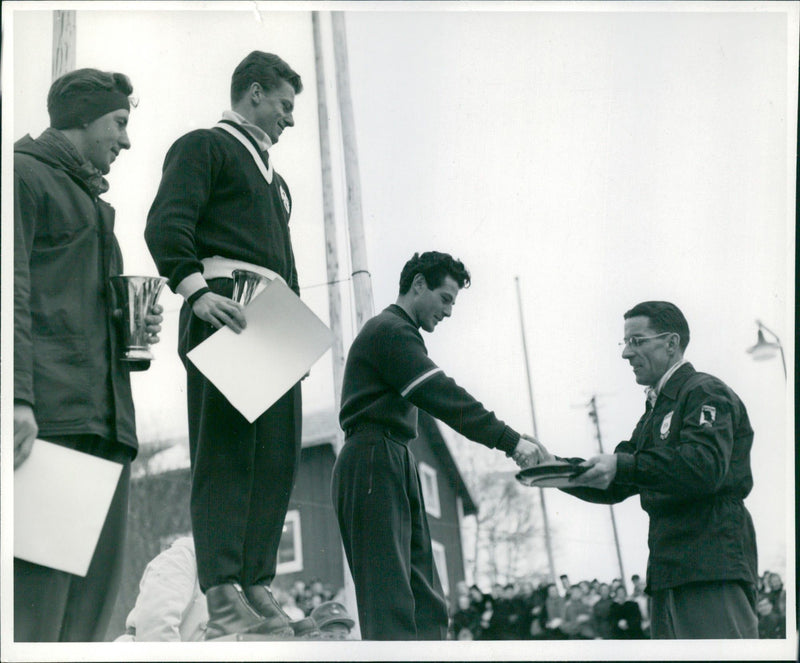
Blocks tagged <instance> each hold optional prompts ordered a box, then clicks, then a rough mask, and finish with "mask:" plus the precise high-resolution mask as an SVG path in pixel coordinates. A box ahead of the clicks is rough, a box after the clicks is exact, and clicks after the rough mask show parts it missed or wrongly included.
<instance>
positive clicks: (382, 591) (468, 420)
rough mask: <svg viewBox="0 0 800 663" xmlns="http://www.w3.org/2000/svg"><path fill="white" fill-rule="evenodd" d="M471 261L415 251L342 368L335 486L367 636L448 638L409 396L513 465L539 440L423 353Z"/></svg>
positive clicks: (524, 461)
mask: <svg viewBox="0 0 800 663" xmlns="http://www.w3.org/2000/svg"><path fill="white" fill-rule="evenodd" d="M469 279H470V277H469V272H468V271H467V270H466V268H465V267H464V264H463V263H462V262H461V261H460V260H456V259H454V258H453V257H452V256H450V255H448V254H447V253H439V252H438V251H429V252H427V253H423V254H421V255H420V254H414V257H413V258H411V260H409V261H408V262H407V263H406V264H405V266H404V267H403V271H402V273H401V275H400V293H399V295H398V297H397V302H396V303H395V304H392V305H391V306H389V307H387V308H386V309H384V310H383V311H382V312H381V313H379V314H378V315H376V316H375V317H374V318H372V319H371V320H369V321H368V322H367V323H366V324H365V325H364V327H363V328H362V330H361V331H360V332H359V334H358V336H357V337H356V339H355V340H354V341H353V345H352V346H351V347H350V352H349V353H348V356H347V363H346V365H345V371H344V381H343V385H342V407H341V411H340V413H339V422H340V424H341V426H342V429H343V430H344V432H345V444H344V447H343V448H342V451H341V452H340V454H339V456H338V458H337V459H336V464H335V465H334V470H333V479H332V487H331V490H332V494H333V502H334V506H335V508H336V513H337V516H338V519H339V529H340V531H341V534H342V540H343V542H344V549H345V553H346V555H347V561H348V563H349V564H350V570H351V571H352V573H353V581H354V583H355V588H356V599H357V602H358V616H359V622H360V625H361V633H362V635H363V636H364V638H365V639H367V640H444V639H445V638H446V636H447V626H448V615H447V603H446V601H445V598H444V594H443V592H442V586H441V583H440V581H439V576H438V574H437V572H436V568H435V566H434V561H433V552H432V549H431V538H430V533H429V530H428V520H427V517H426V515H425V504H424V502H423V497H422V489H421V486H420V480H419V474H418V472H417V466H416V461H415V459H414V456H413V454H412V453H411V451H410V450H409V448H408V443H409V442H410V441H411V440H412V439H414V438H415V437H416V436H417V408H421V409H423V410H425V411H426V412H427V413H429V414H431V415H432V416H434V417H436V418H437V419H440V420H441V421H443V422H444V423H446V424H448V425H449V426H451V427H452V428H453V429H455V430H456V431H458V432H459V433H461V434H462V435H464V436H465V437H468V438H469V439H471V440H473V441H475V442H480V443H481V444H484V445H486V446H487V447H490V448H493V449H498V450H500V451H504V452H505V453H506V455H507V456H509V457H512V458H513V459H514V460H515V461H516V462H517V463H518V464H519V465H520V467H528V466H530V465H534V464H536V463H537V462H538V459H539V449H538V446H537V445H536V444H535V443H534V442H532V441H531V440H529V439H520V437H521V436H520V434H519V433H517V432H516V431H514V430H513V429H511V428H510V427H508V426H506V425H505V424H504V423H503V422H502V421H500V420H499V419H498V418H497V417H496V416H495V415H494V413H493V412H489V411H488V410H486V408H484V407H483V405H482V404H481V403H479V402H478V401H477V400H475V399H474V398H473V397H472V396H471V395H470V394H468V393H467V392H466V391H465V390H464V389H462V388H461V387H459V386H458V385H457V384H456V383H455V381H454V380H453V379H452V378H450V377H448V376H447V375H445V373H444V371H443V370H442V369H441V368H439V367H438V366H437V365H436V364H434V363H433V361H432V360H431V359H430V358H429V357H428V351H427V349H426V348H425V342H424V341H423V339H422V335H421V334H420V332H419V330H420V328H422V329H424V330H425V331H426V332H429V333H430V332H433V330H434V329H435V328H436V325H437V324H439V322H441V321H442V320H444V318H449V317H450V314H451V313H452V310H453V305H454V304H455V302H456V297H457V296H458V293H459V291H460V290H461V289H462V288H464V287H466V286H468V285H469Z"/></svg>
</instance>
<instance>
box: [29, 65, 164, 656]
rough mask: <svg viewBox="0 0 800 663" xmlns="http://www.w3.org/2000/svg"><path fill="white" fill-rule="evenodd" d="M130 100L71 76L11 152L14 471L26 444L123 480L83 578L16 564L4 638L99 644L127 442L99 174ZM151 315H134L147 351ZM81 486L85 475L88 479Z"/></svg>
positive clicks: (118, 532)
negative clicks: (87, 462) (65, 453)
mask: <svg viewBox="0 0 800 663" xmlns="http://www.w3.org/2000/svg"><path fill="white" fill-rule="evenodd" d="M132 92H133V88H132V86H131V84H130V81H129V80H128V78H127V77H126V76H124V75H123V74H118V73H109V72H103V71H98V70H97V69H78V70H76V71H72V72H70V73H68V74H65V75H64V76H62V77H61V78H59V79H58V80H56V81H55V82H54V83H53V85H52V87H51V88H50V92H49V94H48V97H47V110H48V112H49V114H50V128H48V129H47V130H45V132H44V133H43V134H42V135H41V136H39V137H38V138H36V139H33V138H31V137H30V136H25V137H24V138H22V139H20V140H19V141H17V143H16V144H15V145H14V467H15V468H17V467H19V466H20V465H22V464H23V463H24V462H25V461H26V459H27V458H28V455H29V454H30V451H31V447H32V445H33V443H34V440H35V439H36V438H41V439H44V440H47V441H49V442H53V443H55V444H59V445H62V446H64V447H68V448H71V449H76V450H78V451H82V452H85V453H89V454H92V455H94V456H98V457H100V458H105V459H107V460H111V461H115V462H117V463H120V464H121V465H122V466H123V469H122V473H121V477H120V479H119V483H118V485H117V488H116V492H115V494H114V497H113V499H112V502H111V506H110V508H109V511H108V515H107V517H106V521H105V524H104V525H103V528H102V531H101V533H100V538H99V541H98V543H97V547H96V549H95V552H94V556H93V558H92V560H91V564H90V565H89V570H88V572H87V574H86V576H85V577H79V576H76V575H72V574H69V573H65V572H63V571H57V570H55V569H51V568H48V567H44V566H40V565H38V564H33V563H31V562H28V561H24V560H21V559H15V560H14V639H15V640H16V641H18V642H54V641H62V642H68V641H73V642H75V641H77V642H86V641H102V640H103V639H104V636H105V631H106V627H107V626H108V621H109V619H110V617H111V610H112V609H113V607H114V602H115V600H116V595H117V589H118V587H119V580H120V575H121V570H122V550H123V547H124V545H123V544H124V534H125V525H126V519H127V511H128V484H129V478H130V463H131V460H133V458H134V456H135V455H136V449H137V441H136V430H135V418H134V411H133V399H132V397H131V385H130V376H129V373H130V371H131V370H142V369H145V368H147V367H148V364H147V362H142V363H139V364H134V365H131V364H130V363H126V362H123V361H120V356H121V348H119V347H118V342H119V340H118V338H117V331H118V330H117V329H116V326H115V325H116V323H115V317H114V315H113V311H112V304H111V301H112V300H111V297H110V292H109V277H111V276H113V275H117V274H121V273H122V254H121V252H120V248H119V245H118V244H117V240H116V238H115V237H114V233H113V229H114V209H113V208H112V207H111V206H110V205H109V204H108V203H106V202H105V201H103V200H102V199H101V198H100V197H99V196H100V195H101V194H102V193H104V192H105V191H107V190H108V182H106V180H105V179H104V178H103V175H105V174H106V173H108V172H109V170H110V168H111V163H112V162H113V161H114V160H115V159H116V157H117V156H118V155H119V153H120V152H121V151H122V150H127V149H129V148H130V146H131V144H130V141H129V140H128V134H127V124H128V116H129V112H130V100H129V98H130V94H131V93H132ZM161 311H162V309H161V307H160V306H157V305H156V306H154V307H153V309H152V310H151V311H150V314H149V315H147V316H146V322H147V330H148V333H149V335H150V336H149V341H150V342H151V343H155V342H157V341H158V336H157V334H158V332H159V331H160V329H161V328H160V323H161V319H162V318H161ZM86 478H87V480H89V481H90V480H91V477H86Z"/></svg>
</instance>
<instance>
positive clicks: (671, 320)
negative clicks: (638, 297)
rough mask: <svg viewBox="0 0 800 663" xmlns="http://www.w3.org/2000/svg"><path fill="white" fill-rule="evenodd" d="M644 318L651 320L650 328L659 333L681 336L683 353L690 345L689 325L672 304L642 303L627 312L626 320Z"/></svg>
mask: <svg viewBox="0 0 800 663" xmlns="http://www.w3.org/2000/svg"><path fill="white" fill-rule="evenodd" d="M637 316H644V317H646V318H648V319H649V320H650V326H651V327H652V328H653V329H654V330H655V331H657V332H659V333H662V332H675V333H676V334H678V335H679V336H680V347H681V351H683V350H686V346H687V345H689V323H688V322H686V318H685V317H684V316H683V313H681V310H680V309H679V308H678V307H677V306H675V304H671V303H670V302H642V303H640V304H637V305H636V306H634V307H633V308H632V309H631V310H630V311H627V312H626V313H625V315H624V316H623V317H624V318H625V320H627V319H628V318H635V317H637Z"/></svg>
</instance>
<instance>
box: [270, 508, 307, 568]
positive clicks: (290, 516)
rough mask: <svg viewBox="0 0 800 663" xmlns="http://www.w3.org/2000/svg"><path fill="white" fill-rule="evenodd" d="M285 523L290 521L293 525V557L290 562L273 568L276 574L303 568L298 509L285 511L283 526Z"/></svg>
mask: <svg viewBox="0 0 800 663" xmlns="http://www.w3.org/2000/svg"><path fill="white" fill-rule="evenodd" d="M287 523H292V526H293V527H294V542H293V543H294V559H293V560H291V561H290V562H282V563H280V564H278V566H277V568H276V569H275V574H276V575H283V574H285V573H296V572H297V571H302V570H303V537H302V534H301V532H300V511H298V510H297V509H292V510H291V511H287V512H286V519H285V520H284V527H285V526H286V524H287Z"/></svg>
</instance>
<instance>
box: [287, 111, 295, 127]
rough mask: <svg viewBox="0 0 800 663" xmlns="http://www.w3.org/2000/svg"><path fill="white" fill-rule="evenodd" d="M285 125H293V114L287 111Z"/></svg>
mask: <svg viewBox="0 0 800 663" xmlns="http://www.w3.org/2000/svg"><path fill="white" fill-rule="evenodd" d="M286 126H287V127H293V126H294V116H293V115H292V114H291V113H289V114H288V115H287V116H286Z"/></svg>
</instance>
